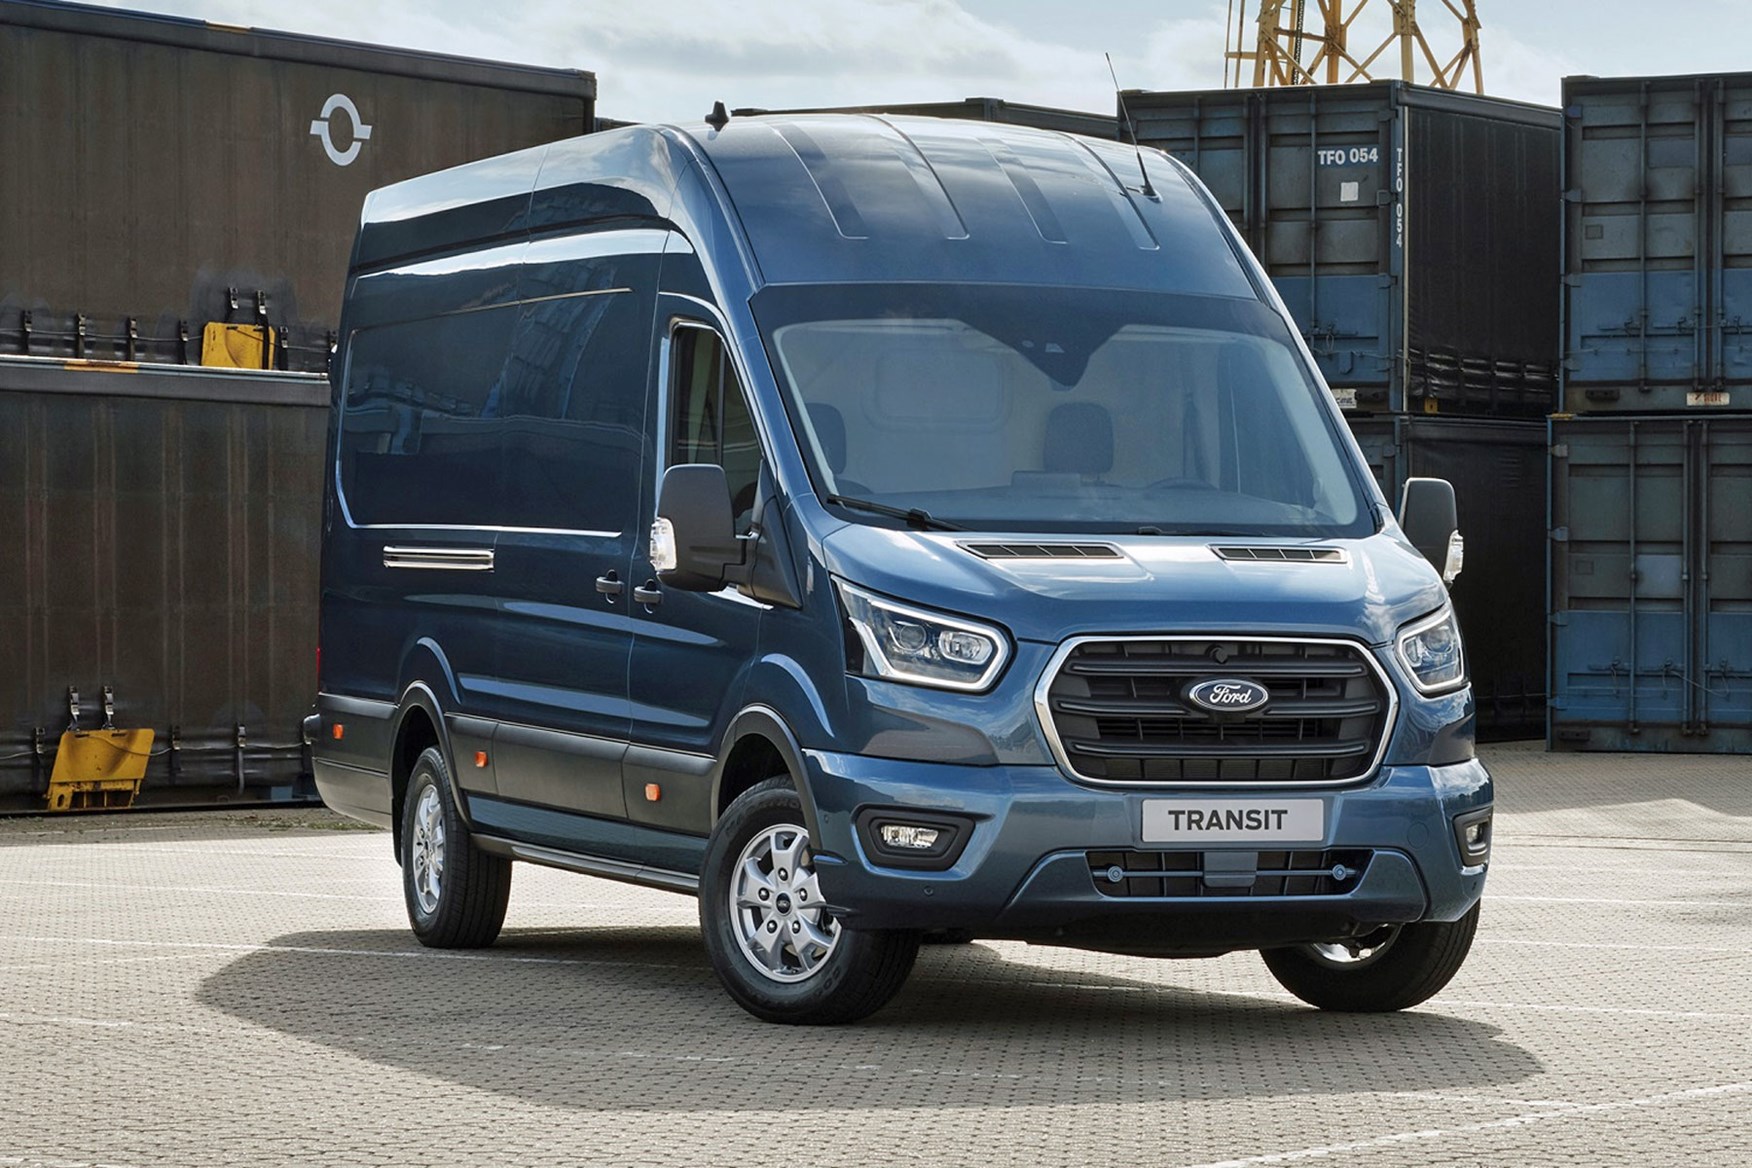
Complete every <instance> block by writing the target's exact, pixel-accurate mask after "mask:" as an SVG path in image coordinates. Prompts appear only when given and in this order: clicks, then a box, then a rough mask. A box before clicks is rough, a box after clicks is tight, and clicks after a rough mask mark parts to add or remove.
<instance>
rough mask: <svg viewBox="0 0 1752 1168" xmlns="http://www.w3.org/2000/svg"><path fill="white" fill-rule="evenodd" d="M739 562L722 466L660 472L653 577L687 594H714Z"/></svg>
mask: <svg viewBox="0 0 1752 1168" xmlns="http://www.w3.org/2000/svg"><path fill="white" fill-rule="evenodd" d="M741 563H742V541H741V540H739V539H737V538H736V521H735V519H733V518H732V517H731V514H730V484H729V482H728V481H727V480H726V479H725V478H724V468H723V467H721V466H716V465H713V464H711V463H684V464H683V465H681V466H672V467H670V468H669V469H668V470H666V471H664V472H663V483H662V485H661V486H660V487H659V488H658V490H657V521H656V522H655V523H653V524H652V525H651V566H652V567H654V568H656V569H657V578H658V579H659V580H661V581H663V583H665V584H667V585H669V586H670V587H672V588H680V589H683V590H684V591H688V592H715V591H717V590H718V589H719V588H722V587H723V586H724V577H725V570H726V569H727V568H730V567H732V566H740V565H741Z"/></svg>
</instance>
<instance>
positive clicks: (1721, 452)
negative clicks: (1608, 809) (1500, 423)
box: [1549, 416, 1752, 753]
mask: <svg viewBox="0 0 1752 1168" xmlns="http://www.w3.org/2000/svg"><path fill="white" fill-rule="evenodd" d="M1551 454H1552V458H1551V524H1552V528H1551V583H1550V589H1551V597H1550V608H1551V613H1552V617H1551V635H1552V641H1551V662H1552V695H1553V696H1552V702H1551V719H1550V724H1549V741H1550V744H1551V746H1552V747H1553V748H1554V749H1562V750H1650V751H1675V752H1683V753H1708V752H1734V753H1737V752H1741V751H1745V750H1749V749H1752V418H1748V417H1712V418H1672V417H1668V418H1652V417H1632V416H1617V417H1597V418H1574V419H1554V420H1553V422H1552V431H1551Z"/></svg>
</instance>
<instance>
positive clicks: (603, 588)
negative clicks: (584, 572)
mask: <svg viewBox="0 0 1752 1168" xmlns="http://www.w3.org/2000/svg"><path fill="white" fill-rule="evenodd" d="M626 588H627V586H626V585H625V584H622V583H621V578H620V576H619V575H617V574H616V573H614V572H610V573H608V574H607V575H606V576H598V577H597V578H596V590H597V591H598V592H600V593H602V594H603V595H604V596H606V597H608V602H609V603H610V604H613V603H614V598H615V597H617V596H619V595H620V594H621V593H622V592H625V591H626Z"/></svg>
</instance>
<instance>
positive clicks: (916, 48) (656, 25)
mask: <svg viewBox="0 0 1752 1168" xmlns="http://www.w3.org/2000/svg"><path fill="white" fill-rule="evenodd" d="M1243 2H1244V0H1081V2H1078V0H879V2H877V0H738V2H735V3H730V2H726V0H716V2H706V0H663V2H655V0H645V2H643V3H639V2H636V0H516V2H514V3H509V4H483V3H481V2H480V0H297V2H296V3H294V4H287V3H286V2H285V0H133V2H131V3H121V4H107V5H106V6H108V7H117V8H133V9H145V10H149V11H154V12H164V13H170V14H174V15H179V16H190V17H196V18H199V19H204V20H212V21H217V22H220V23H225V24H234V25H250V26H254V27H258V28H274V29H283V30H286V31H289V32H300V33H312V34H316V35H321V36H328V37H338V38H341V39H344V40H360V41H368V42H372V43H376V44H388V45H395V46H398V47H403V48H412V49H421V50H427V51H435V52H444V53H455V54H459V55H463V56H472V57H484V58H489V59H493V60H501V61H515V62H519V63H523V64H530V65H549V66H557V67H562V68H572V69H588V70H590V71H591V72H593V73H595V74H596V76H597V87H598V88H597V95H598V96H597V112H598V114H600V115H601V116H603V117H609V118H616V119H620V120H623V121H682V122H691V121H698V120H699V119H700V118H701V117H703V116H704V115H705V113H706V112H707V111H708V110H709V109H710V108H711V105H712V102H713V101H723V102H724V103H725V105H726V106H728V107H729V108H732V109H735V108H739V107H749V106H754V107H762V108H768V109H784V108H796V107H803V106H826V105H873V104H880V103H890V102H903V101H904V102H915V101H955V100H959V99H961V98H965V97H996V98H1002V99H1005V100H1007V101H1012V102H1023V103H1028V104H1033V105H1048V106H1061V107H1066V108H1070V109H1082V110H1091V111H1094V112H1098V113H1110V112H1111V111H1112V110H1113V108H1114V100H1113V85H1112V82H1111V80H1110V79H1109V74H1108V66H1107V61H1106V60H1105V59H1104V57H1103V54H1104V53H1110V54H1112V58H1113V64H1114V69H1115V71H1116V72H1117V73H1118V75H1119V81H1120V84H1121V85H1122V86H1123V87H1125V88H1127V89H1157V90H1171V89H1204V88H1217V87H1220V86H1221V85H1222V82H1223V47H1224V29H1225V21H1226V18H1227V13H1228V11H1229V8H1230V5H1231V4H1236V5H1240V4H1242V3H1243ZM1351 2H1353V3H1354V2H1355V0H1351ZM1312 7H1313V6H1312V5H1310V8H1312ZM1477 7H1478V15H1479V19H1480V21H1481V24H1482V26H1483V28H1482V32H1481V36H1480V40H1481V45H1482V56H1483V60H1484V80H1485V92H1486V93H1488V94H1491V95H1493V96H1497V97H1509V98H1516V99H1519V100H1523V101H1533V102H1539V103H1541V104H1545V105H1556V104H1557V103H1558V101H1559V95H1560V88H1559V85H1560V81H1561V79H1562V78H1563V77H1565V76H1567V75H1572V74H1578V73H1591V74H1595V75H1598V76H1634V75H1646V74H1663V73H1703V72H1713V71H1734V70H1743V69H1746V68H1747V61H1748V56H1747V46H1748V45H1749V44H1752V4H1747V3H1745V2H1744V0H1661V2H1660V3H1658V4H1652V3H1645V2H1643V0H1477ZM1247 9H1248V11H1249V12H1250V13H1252V12H1256V11H1257V0H1253V2H1252V3H1250V4H1247ZM1418 13H1419V17H1420V20H1421V22H1422V24H1423V28H1424V32H1425V35H1426V36H1427V37H1428V38H1429V39H1430V40H1431V42H1432V48H1433V49H1435V51H1436V54H1437V56H1438V57H1440V58H1442V59H1443V60H1446V58H1447V57H1449V56H1451V55H1452V53H1453V51H1454V50H1455V49H1457V48H1458V46H1459V43H1460V42H1459V32H1458V24H1457V23H1456V22H1455V21H1454V19H1453V18H1452V17H1451V16H1449V15H1448V10H1447V8H1446V7H1445V6H1444V5H1443V3H1442V2H1441V0H1424V2H1423V4H1422V5H1420V6H1419V9H1418ZM1386 15H1387V3H1386V0H1368V3H1367V5H1366V7H1365V8H1364V9H1363V11H1362V12H1361V14H1360V15H1359V17H1358V21H1357V24H1356V26H1355V27H1354V28H1353V31H1352V36H1351V44H1352V46H1353V48H1354V47H1356V46H1358V45H1361V44H1362V43H1364V42H1367V44H1368V46H1369V47H1370V48H1372V47H1373V46H1374V45H1375V44H1377V43H1379V41H1380V40H1381V39H1382V37H1383V36H1384V35H1385V17H1386ZM1371 34H1372V35H1371ZM1389 75H1392V74H1389ZM1419 79H1420V80H1422V79H1424V78H1423V77H1422V76H1420V78H1419Z"/></svg>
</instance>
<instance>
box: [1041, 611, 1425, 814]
mask: <svg viewBox="0 0 1752 1168" xmlns="http://www.w3.org/2000/svg"><path fill="white" fill-rule="evenodd" d="M1363 653H1364V651H1363V650H1362V649H1361V648H1360V647H1357V646H1352V645H1348V644H1343V643H1332V642H1324V641H1281V642H1280V641H1223V640H1202V639H1201V640H1153V639H1152V640H1114V641H1089V642H1085V643H1083V644H1081V645H1078V646H1077V647H1076V648H1075V649H1073V650H1072V651H1071V652H1070V654H1069V655H1068V656H1067V657H1066V658H1065V659H1064V662H1063V664H1062V665H1061V666H1060V667H1059V671H1058V675H1057V676H1056V677H1054V678H1053V679H1052V682H1051V684H1050V686H1049V687H1048V690H1047V695H1046V706H1047V713H1048V715H1049V716H1050V718H1051V720H1052V727H1051V728H1052V729H1053V730H1054V731H1055V732H1056V734H1057V736H1058V740H1059V743H1060V746H1061V748H1062V749H1063V751H1064V754H1065V757H1066V759H1067V761H1068V762H1069V763H1070V766H1071V769H1072V770H1073V771H1075V772H1076V773H1077V774H1079V775H1081V776H1083V777H1084V778H1088V779H1097V780H1104V781H1107V782H1133V783H1139V782H1141V783H1304V782H1320V783H1333V782H1344V781H1346V780H1348V779H1357V778H1361V777H1363V776H1364V775H1365V774H1367V773H1368V771H1369V768H1370V765H1371V764H1372V762H1373V761H1374V758H1375V755H1376V753H1377V751H1378V748H1379V747H1380V744H1381V741H1382V739H1383V737H1384V736H1385V735H1386V733H1387V731H1388V715H1389V713H1390V711H1391V708H1392V702H1391V699H1390V697H1389V694H1388V692H1387V690H1386V688H1385V686H1384V685H1383V683H1382V682H1381V679H1380V675H1379V674H1378V673H1377V672H1376V671H1375V669H1374V668H1372V667H1371V665H1370V663H1369V661H1368V660H1367V659H1366V658H1365V657H1364V655H1363ZM1223 677H1232V678H1243V679H1247V680H1251V681H1255V682H1258V683H1259V684H1260V685H1263V686H1265V687H1266V688H1267V689H1268V690H1269V691H1270V694H1271V700H1270V701H1269V702H1267V703H1266V705H1265V706H1264V708H1263V709H1260V710H1258V711H1255V712H1253V713H1250V714H1246V715H1242V716H1225V717H1218V716H1215V715H1213V714H1211V713H1209V712H1208V711H1206V710H1204V709H1201V708H1200V707H1198V706H1196V705H1194V704H1193V703H1192V702H1191V701H1189V700H1188V699H1187V697H1186V691H1187V689H1188V688H1189V687H1190V686H1192V685H1194V684H1196V683H1197V682H1199V681H1202V680H1206V679H1211V678H1223Z"/></svg>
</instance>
